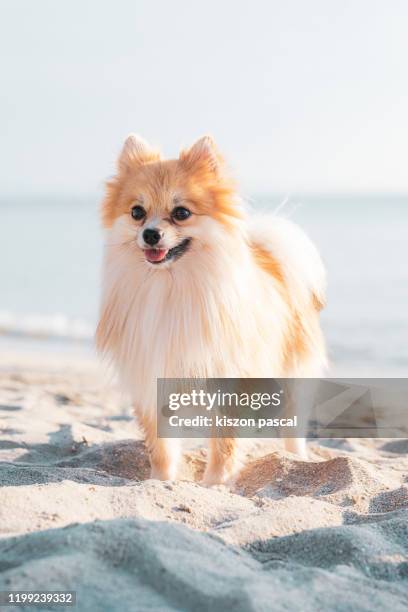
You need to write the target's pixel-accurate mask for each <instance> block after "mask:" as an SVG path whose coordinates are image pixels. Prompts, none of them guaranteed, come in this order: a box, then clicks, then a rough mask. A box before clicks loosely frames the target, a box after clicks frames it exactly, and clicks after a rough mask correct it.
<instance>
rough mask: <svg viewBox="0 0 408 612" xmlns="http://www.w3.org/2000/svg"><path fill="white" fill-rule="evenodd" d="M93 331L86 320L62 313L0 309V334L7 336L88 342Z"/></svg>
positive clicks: (92, 327)
mask: <svg viewBox="0 0 408 612" xmlns="http://www.w3.org/2000/svg"><path fill="white" fill-rule="evenodd" d="M94 331H95V328H94V326H93V325H91V324H90V323H89V322H88V321H85V320H84V319H79V318H75V317H72V318H70V317H68V316H66V315H64V314H54V315H40V314H26V315H20V314H15V313H12V312H7V311H0V334H3V335H7V336H22V337H30V338H44V339H50V338H55V339H58V340H72V341H82V342H89V341H90V340H91V339H92V337H93V334H94Z"/></svg>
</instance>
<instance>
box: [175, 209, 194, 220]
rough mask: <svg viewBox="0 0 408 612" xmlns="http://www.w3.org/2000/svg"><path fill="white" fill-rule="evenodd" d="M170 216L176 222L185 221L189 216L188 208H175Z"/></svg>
mask: <svg viewBox="0 0 408 612" xmlns="http://www.w3.org/2000/svg"><path fill="white" fill-rule="evenodd" d="M171 216H172V217H173V219H176V221H185V220H186V219H188V218H189V217H190V216H191V212H190V211H189V210H188V208H184V206H176V208H175V209H174V210H173V212H172V213H171Z"/></svg>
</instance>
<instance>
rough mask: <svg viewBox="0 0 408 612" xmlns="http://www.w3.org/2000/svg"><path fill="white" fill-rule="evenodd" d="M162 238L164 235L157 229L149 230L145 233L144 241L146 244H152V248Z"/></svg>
mask: <svg viewBox="0 0 408 612" xmlns="http://www.w3.org/2000/svg"><path fill="white" fill-rule="evenodd" d="M161 237H162V233H161V232H159V230H157V229H149V228H147V229H145V231H144V232H143V240H144V241H145V242H146V244H150V246H153V245H155V244H157V243H158V242H159V240H160V238H161Z"/></svg>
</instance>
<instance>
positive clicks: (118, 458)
mask: <svg viewBox="0 0 408 612" xmlns="http://www.w3.org/2000/svg"><path fill="white" fill-rule="evenodd" d="M191 442H193V443H194V441H190V445H189V447H188V448H186V450H185V453H184V459H183V467H182V475H183V478H182V480H180V481H178V482H171V483H170V482H159V481H154V480H150V479H148V459H147V456H146V452H145V449H144V445H143V442H142V440H141V435H140V431H139V430H138V429H137V426H136V422H135V420H134V418H133V416H132V411H131V409H130V406H129V405H128V404H127V401H126V398H123V397H121V395H120V393H119V392H118V390H117V389H115V386H114V383H111V381H110V380H109V379H108V378H107V377H106V375H105V374H104V372H103V371H102V370H101V369H99V367H98V366H96V364H95V363H94V362H92V361H90V360H82V361H81V360H78V359H75V360H74V359H72V357H71V358H70V359H66V360H62V359H54V358H52V359H51V358H49V359H48V360H46V359H43V360H42V361H39V359H38V357H36V355H35V354H33V355H32V356H31V358H29V356H28V355H26V356H25V357H24V358H22V357H21V356H18V355H14V356H13V355H10V353H8V354H7V355H2V357H1V358H0V481H1V482H0V484H1V488H0V500H1V501H0V590H44V589H45V590H74V591H76V593H77V606H76V608H75V609H77V610H80V611H82V610H98V611H102V610H106V611H108V610H109V611H115V612H116V611H118V612H119V611H120V612H123V611H126V610H138V611H140V610H195V611H199V610H226V609H234V610H242V611H247V610H300V609H301V610H323V609H324V610H344V611H346V610H357V611H360V610H361V611H363V610H364V611H369V610H370V611H372V610H380V609H390V610H395V611H398V610H406V608H407V597H408V520H407V519H408V484H407V475H408V455H407V451H408V442H407V441H406V440H376V441H374V440H351V439H341V440H336V441H331V442H329V441H327V442H324V441H321V442H320V443H319V444H311V445H310V454H311V460H310V461H309V462H302V461H298V460H297V459H296V457H295V456H293V455H291V454H289V453H285V452H283V450H282V449H281V448H280V447H279V445H278V443H277V442H272V441H268V442H257V443H256V444H252V445H251V444H250V445H249V447H248V448H247V450H246V454H247V456H246V466H245V467H244V469H243V470H242V472H241V474H240V476H239V478H238V481H237V484H236V487H235V488H234V490H229V489H228V488H227V487H224V486H217V487H213V488H210V489H209V488H205V487H203V486H201V485H200V484H199V481H200V477H201V474H202V472H203V466H204V465H205V457H206V451H205V449H204V448H202V447H201V446H196V447H194V446H192V445H191ZM4 609H7V608H4ZM10 609H11V608H10ZM13 609H15V608H13ZM60 609H61V608H60Z"/></svg>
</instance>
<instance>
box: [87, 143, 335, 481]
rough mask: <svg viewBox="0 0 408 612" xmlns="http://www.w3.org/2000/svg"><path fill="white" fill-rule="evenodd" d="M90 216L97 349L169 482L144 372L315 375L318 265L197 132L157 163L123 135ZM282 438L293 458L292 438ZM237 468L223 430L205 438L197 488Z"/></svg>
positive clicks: (165, 445) (319, 341) (298, 445)
mask: <svg viewBox="0 0 408 612" xmlns="http://www.w3.org/2000/svg"><path fill="white" fill-rule="evenodd" d="M102 221H103V225H104V227H105V228H106V230H107V232H106V245H105V257H104V266H103V290H102V303H101V310H100V321H99V325H98V328H97V332H96V342H97V348H98V350H99V351H100V352H101V353H102V354H104V355H107V356H109V358H110V359H111V360H112V361H113V363H114V364H115V366H116V368H117V371H118V374H119V378H120V381H121V384H122V385H123V387H124V389H125V390H126V391H127V392H128V393H129V394H130V397H131V400H132V403H133V405H134V409H135V413H136V415H137V417H138V420H139V422H140V425H141V426H142V428H143V431H144V433H145V439H146V445H147V449H148V452H149V456H150V463H151V477H152V478H159V479H162V480H173V479H175V478H176V474H177V465H178V459H179V445H178V441H177V440H174V439H171V440H170V439H162V438H158V437H157V430H156V384H157V378H179V377H180V378H197V377H199V378H207V377H208V378H223V377H231V378H238V377H240V378H275V377H276V378H279V377H318V376H319V375H320V374H321V372H322V368H323V367H324V366H325V362H326V352H325V345H324V340H323V336H322V332H321V329H320V324H319V311H320V310H321V308H322V306H323V304H324V299H325V298H324V293H325V271H324V267H323V265H322V262H321V259H320V256H319V254H318V252H317V250H316V249H315V247H314V246H313V244H312V243H311V242H310V240H309V239H308V238H307V237H306V235H305V234H304V233H303V231H302V230H300V229H299V228H298V227H297V226H296V225H294V224H292V223H291V222H289V221H287V220H285V219H282V218H279V217H277V216H275V215H269V216H263V215H262V216H258V215H256V214H254V213H252V212H249V211H246V210H245V207H244V206H243V205H242V203H241V200H240V198H239V196H238V193H237V190H236V187H235V184H234V182H233V181H232V180H231V178H230V176H229V174H228V172H227V169H226V166H225V163H224V161H223V158H222V157H221V155H220V153H219V151H218V150H217V147H216V145H215V143H214V141H213V140H212V138H211V137H209V136H204V137H203V138H201V139H200V140H198V141H197V142H196V143H195V144H194V145H193V146H192V147H191V148H189V149H187V150H183V151H182V152H181V153H180V156H179V157H178V159H169V160H165V159H162V157H161V155H160V152H159V151H158V150H156V149H154V148H152V147H151V146H150V145H149V144H147V142H145V140H143V139H142V138H140V137H139V136H136V135H133V134H131V135H130V136H129V137H128V138H127V140H126V142H125V144H124V147H123V150H122V152H121V154H120V157H119V160H118V165H117V174H116V176H115V177H114V178H113V179H112V180H110V181H108V183H107V187H106V196H105V199H104V201H103V204H102ZM285 442H286V448H287V450H289V451H291V452H295V453H297V454H299V455H301V456H304V453H305V443H304V441H303V440H301V439H290V440H286V441H285ZM237 465H238V462H237V449H236V441H235V440H234V438H213V439H210V449H209V457H208V462H207V467H206V471H205V474H204V483H205V484H207V485H211V484H216V483H224V482H226V481H228V480H230V479H231V478H232V477H233V476H234V473H235V472H236V470H237Z"/></svg>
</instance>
